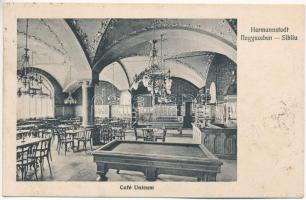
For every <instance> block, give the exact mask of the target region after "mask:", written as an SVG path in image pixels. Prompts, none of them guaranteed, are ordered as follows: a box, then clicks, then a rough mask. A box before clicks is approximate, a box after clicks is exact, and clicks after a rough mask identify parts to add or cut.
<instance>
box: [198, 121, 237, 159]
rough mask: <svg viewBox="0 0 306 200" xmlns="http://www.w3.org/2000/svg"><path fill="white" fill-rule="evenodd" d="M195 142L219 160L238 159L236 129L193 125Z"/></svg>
mask: <svg viewBox="0 0 306 200" xmlns="http://www.w3.org/2000/svg"><path fill="white" fill-rule="evenodd" d="M192 130H193V133H192V134H193V141H194V143H197V144H204V146H205V147H206V148H207V149H208V150H209V151H210V152H212V153H213V154H214V155H216V156H217V157H219V158H223V159H231V160H234V159H237V129H236V128H210V127H205V128H199V127H198V126H197V125H195V124H193V125H192Z"/></svg>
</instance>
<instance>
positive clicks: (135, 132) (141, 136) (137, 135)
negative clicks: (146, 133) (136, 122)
mask: <svg viewBox="0 0 306 200" xmlns="http://www.w3.org/2000/svg"><path fill="white" fill-rule="evenodd" d="M134 134H135V139H136V141H137V140H138V139H144V137H143V135H140V134H138V132H137V128H136V126H134Z"/></svg>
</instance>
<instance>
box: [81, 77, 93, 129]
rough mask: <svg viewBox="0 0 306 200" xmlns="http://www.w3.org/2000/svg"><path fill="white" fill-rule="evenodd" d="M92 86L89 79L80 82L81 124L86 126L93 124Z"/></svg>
mask: <svg viewBox="0 0 306 200" xmlns="http://www.w3.org/2000/svg"><path fill="white" fill-rule="evenodd" d="M94 89H95V88H94V86H93V85H92V84H91V83H90V81H83V82H82V103H83V104H82V117H83V126H84V127H88V126H92V125H94V117H95V107H94V96H95V90H94Z"/></svg>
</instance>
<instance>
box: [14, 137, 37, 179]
mask: <svg viewBox="0 0 306 200" xmlns="http://www.w3.org/2000/svg"><path fill="white" fill-rule="evenodd" d="M37 146H38V143H34V144H31V145H27V146H23V147H20V148H17V162H16V169H17V175H18V170H20V171H21V180H22V181H24V180H25V177H26V176H27V173H28V171H29V170H30V169H31V168H32V167H33V168H34V174H35V177H36V180H38V178H37V159H36V150H37Z"/></svg>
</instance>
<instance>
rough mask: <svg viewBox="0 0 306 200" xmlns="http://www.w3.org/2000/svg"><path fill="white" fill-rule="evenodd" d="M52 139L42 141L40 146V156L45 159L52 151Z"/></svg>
mask: <svg viewBox="0 0 306 200" xmlns="http://www.w3.org/2000/svg"><path fill="white" fill-rule="evenodd" d="M51 139H52V138H51V137H50V138H48V139H45V140H42V141H41V142H40V144H39V146H38V151H39V156H40V157H44V156H48V155H49V154H50V151H51Z"/></svg>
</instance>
